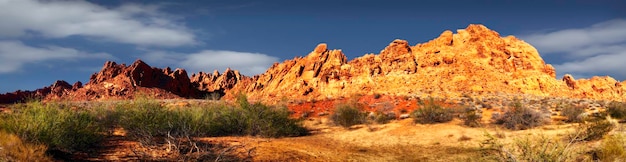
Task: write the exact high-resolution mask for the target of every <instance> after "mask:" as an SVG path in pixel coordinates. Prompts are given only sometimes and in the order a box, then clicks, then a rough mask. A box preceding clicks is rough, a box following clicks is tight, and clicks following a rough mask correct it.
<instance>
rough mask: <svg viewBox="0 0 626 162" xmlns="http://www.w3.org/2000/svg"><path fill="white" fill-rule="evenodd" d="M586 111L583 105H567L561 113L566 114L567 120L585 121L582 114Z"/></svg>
mask: <svg viewBox="0 0 626 162" xmlns="http://www.w3.org/2000/svg"><path fill="white" fill-rule="evenodd" d="M584 112H585V107H583V106H574V105H572V106H566V107H565V108H563V110H562V111H561V115H562V116H565V117H566V118H567V119H566V120H565V121H566V122H572V123H579V122H582V121H583V118H582V117H581V116H580V115H581V114H582V113H584Z"/></svg>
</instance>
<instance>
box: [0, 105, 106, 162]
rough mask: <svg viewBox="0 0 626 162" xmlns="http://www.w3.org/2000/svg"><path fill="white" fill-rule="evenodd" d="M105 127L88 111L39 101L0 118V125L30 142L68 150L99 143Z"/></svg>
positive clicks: (103, 135) (104, 133) (80, 148)
mask: <svg viewBox="0 0 626 162" xmlns="http://www.w3.org/2000/svg"><path fill="white" fill-rule="evenodd" d="M106 127H107V126H106V125H105V124H104V123H102V122H101V121H99V120H98V119H97V118H96V116H95V115H94V114H93V113H90V112H88V111H84V110H71V109H70V108H69V107H66V106H65V105H59V104H43V103H41V102H38V101H34V102H29V103H25V104H22V105H21V106H18V107H16V108H15V112H14V113H12V114H4V115H3V116H2V119H1V120H0V129H2V130H4V131H7V132H9V133H13V134H16V135H17V136H19V137H20V138H22V139H24V140H26V141H29V142H33V143H41V144H45V145H47V146H49V147H50V148H51V149H58V150H65V151H74V150H83V149H87V148H89V147H92V146H94V145H96V144H97V143H98V142H100V141H101V140H102V139H103V138H104V137H105V135H106Z"/></svg>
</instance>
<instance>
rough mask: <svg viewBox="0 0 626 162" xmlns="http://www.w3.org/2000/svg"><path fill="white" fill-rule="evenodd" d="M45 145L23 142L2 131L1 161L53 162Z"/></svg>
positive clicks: (0, 136) (0, 144)
mask: <svg viewBox="0 0 626 162" xmlns="http://www.w3.org/2000/svg"><path fill="white" fill-rule="evenodd" d="M47 149H48V148H47V147H46V146H45V145H38V144H31V143H28V142H25V141H22V139H20V138H19V137H17V136H16V135H13V134H8V133H6V132H2V131H0V161H52V159H51V158H50V157H48V156H47V155H46V150H47Z"/></svg>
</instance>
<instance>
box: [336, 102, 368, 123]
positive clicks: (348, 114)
mask: <svg viewBox="0 0 626 162" xmlns="http://www.w3.org/2000/svg"><path fill="white" fill-rule="evenodd" d="M330 120H331V121H332V122H333V123H335V124H337V125H340V126H343V127H350V126H353V125H357V124H363V123H365V121H366V115H365V113H363V112H361V110H359V108H357V107H356V106H354V105H349V104H341V105H338V106H337V107H336V108H335V112H333V114H331V115H330Z"/></svg>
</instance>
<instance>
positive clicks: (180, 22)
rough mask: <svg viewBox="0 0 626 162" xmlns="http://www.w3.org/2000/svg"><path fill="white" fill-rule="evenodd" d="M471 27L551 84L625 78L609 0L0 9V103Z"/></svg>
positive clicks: (118, 2) (419, 39)
mask: <svg viewBox="0 0 626 162" xmlns="http://www.w3.org/2000/svg"><path fill="white" fill-rule="evenodd" d="M469 24H483V25H485V26H487V27H488V28H490V29H492V30H495V31H497V32H498V33H500V35H501V36H507V35H515V36H516V37H519V38H521V39H523V40H525V41H526V42H528V43H530V44H531V45H533V46H534V47H535V48H537V50H538V51H539V53H540V55H541V56H542V57H543V58H544V60H545V62H546V63H549V64H552V65H553V66H554V67H555V68H556V71H557V78H559V79H560V77H561V76H562V75H563V74H572V75H573V76H574V77H575V78H588V77H591V76H606V75H610V76H612V77H614V78H616V79H617V80H620V81H621V80H625V79H626V2H624V1H619V0H613V1H611V0H598V1H583V0H570V1H567V0H555V1H548V0H545V1H544V0H542V1H538V0H529V1H514V0H500V1H496V0H477V1H450V0H439V1H410V0H395V1H382V0H380V1H370V0H332V1H331V0H316V1H305V0H303V1H292V0H266V1H253V0H229V1H215V0H188V1H175V0H170V1H163V0H161V1H157V0H0V93H5V92H12V91H15V90H19V89H21V90H34V89H37V88H41V87H44V86H48V85H50V84H52V83H53V82H54V81H56V80H65V81H67V82H69V83H70V84H71V83H73V82H76V81H81V82H83V83H86V82H88V81H89V77H90V76H91V75H92V74H94V73H96V72H98V71H99V70H100V69H101V68H102V66H103V65H104V62H105V61H115V62H117V63H120V64H121V63H125V64H127V65H128V64H132V62H134V61H135V60H137V59H141V60H144V61H145V62H147V63H148V64H149V65H151V66H156V67H160V68H164V67H166V66H169V67H172V68H184V69H186V70H187V72H188V73H189V75H191V74H192V73H196V72H199V71H204V72H212V71H213V70H218V71H220V72H222V71H224V70H225V69H226V68H232V69H236V70H239V71H240V72H242V73H243V74H244V75H249V76H251V75H255V74H260V73H263V72H265V70H266V69H267V68H268V67H269V66H271V65H272V64H273V63H274V62H282V61H284V60H288V59H292V58H294V57H298V56H306V55H307V54H308V53H309V52H311V51H312V50H313V48H315V46H316V45H317V44H319V43H327V44H328V46H329V48H331V49H342V50H343V52H344V53H345V54H346V56H347V57H348V58H349V59H351V58H355V57H359V56H362V55H364V54H368V53H379V52H380V50H382V49H383V48H385V46H387V45H388V44H389V42H391V41H393V40H394V39H404V40H407V41H409V43H410V44H411V45H415V44H419V43H424V42H427V41H429V40H431V39H434V38H436V37H438V36H439V34H441V33H442V32H443V31H445V30H452V31H456V29H462V28H465V27H467V25H469Z"/></svg>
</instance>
